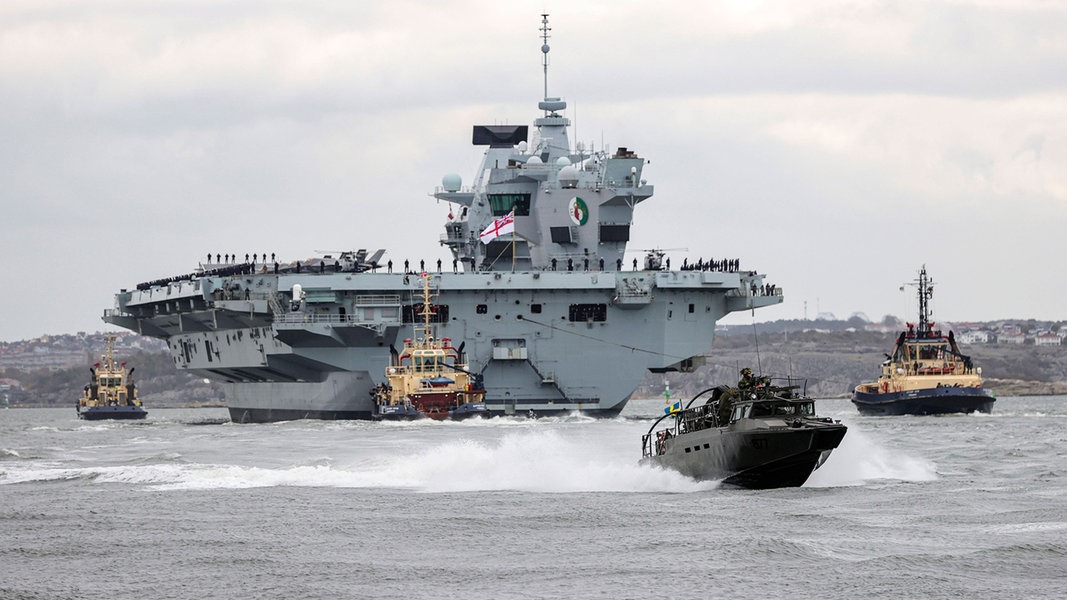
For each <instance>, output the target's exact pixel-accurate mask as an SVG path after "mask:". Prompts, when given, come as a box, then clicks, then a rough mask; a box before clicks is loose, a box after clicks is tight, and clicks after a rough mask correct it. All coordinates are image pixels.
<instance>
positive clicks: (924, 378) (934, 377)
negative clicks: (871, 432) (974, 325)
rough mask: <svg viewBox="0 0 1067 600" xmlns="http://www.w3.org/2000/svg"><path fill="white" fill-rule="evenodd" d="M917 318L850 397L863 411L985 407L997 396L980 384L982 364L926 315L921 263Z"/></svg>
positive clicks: (927, 288) (929, 285) (928, 290)
mask: <svg viewBox="0 0 1067 600" xmlns="http://www.w3.org/2000/svg"><path fill="white" fill-rule="evenodd" d="M918 286H919V324H918V326H917V327H916V326H915V325H914V324H912V323H908V330H907V331H902V332H901V333H900V336H899V337H898V338H897V343H896V347H895V348H894V349H893V355H892V356H890V355H888V354H886V360H885V361H883V362H882V374H881V375H880V376H879V377H878V380H877V381H875V382H870V383H861V384H860V385H858V386H856V389H855V391H854V392H853V394H852V403H853V404H855V405H856V409H858V410H859V412H860V414H862V415H937V414H945V413H972V412H982V413H988V412H990V411H992V410H993V403H994V402H995V401H996V399H995V398H994V397H993V396H992V394H990V393H989V392H988V391H987V390H985V389H984V388H982V369H981V367H975V366H974V364H973V363H972V362H971V357H969V356H966V355H964V354H962V353H961V352H960V348H959V346H958V345H957V344H956V336H955V335H954V334H953V333H952V332H951V331H949V332H948V335H947V336H946V335H943V334H942V332H941V330H939V329H934V325H935V324H934V323H933V322H932V321H930V298H931V297H932V296H933V293H934V287H933V282H932V281H930V280H929V279H928V278H927V276H926V266H925V265H923V268H922V270H921V271H920V272H919V281H918Z"/></svg>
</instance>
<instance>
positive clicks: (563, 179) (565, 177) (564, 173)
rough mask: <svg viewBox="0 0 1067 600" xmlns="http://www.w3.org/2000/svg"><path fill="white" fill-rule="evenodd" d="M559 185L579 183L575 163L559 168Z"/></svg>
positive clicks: (570, 186) (568, 185) (568, 186)
mask: <svg viewBox="0 0 1067 600" xmlns="http://www.w3.org/2000/svg"><path fill="white" fill-rule="evenodd" d="M559 185H560V187H565V188H572V187H574V186H576V185H578V169H577V168H576V167H575V166H574V165H567V166H565V167H563V168H562V169H560V170H559Z"/></svg>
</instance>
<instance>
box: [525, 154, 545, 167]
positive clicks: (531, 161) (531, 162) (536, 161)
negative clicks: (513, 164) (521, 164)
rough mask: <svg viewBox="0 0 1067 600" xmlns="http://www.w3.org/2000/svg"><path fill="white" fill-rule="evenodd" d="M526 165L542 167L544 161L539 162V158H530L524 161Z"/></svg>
mask: <svg viewBox="0 0 1067 600" xmlns="http://www.w3.org/2000/svg"><path fill="white" fill-rule="evenodd" d="M526 164H528V165H543V164H544V161H543V160H541V157H540V156H531V157H530V158H527V159H526Z"/></svg>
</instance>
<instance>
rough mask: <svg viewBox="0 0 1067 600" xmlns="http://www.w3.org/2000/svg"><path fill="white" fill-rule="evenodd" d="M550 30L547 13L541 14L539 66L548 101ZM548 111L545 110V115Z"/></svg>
mask: <svg viewBox="0 0 1067 600" xmlns="http://www.w3.org/2000/svg"><path fill="white" fill-rule="evenodd" d="M549 31H552V28H551V27H549V26H548V13H542V14H541V54H542V56H541V66H543V67H544V69H545V99H546V100H547V99H548V51H549V47H548V32H549ZM547 112H548V111H547V110H546V111H545V113H547Z"/></svg>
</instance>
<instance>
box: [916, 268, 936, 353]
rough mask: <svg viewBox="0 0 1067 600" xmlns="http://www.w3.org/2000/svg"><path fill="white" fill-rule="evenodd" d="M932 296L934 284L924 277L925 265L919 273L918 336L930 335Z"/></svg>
mask: <svg viewBox="0 0 1067 600" xmlns="http://www.w3.org/2000/svg"><path fill="white" fill-rule="evenodd" d="M933 296H934V282H933V281H930V279H929V278H928V277H927V276H926V265H923V268H922V270H920V271H919V331H918V335H919V336H924V337H925V336H926V335H927V334H929V333H930V298H933Z"/></svg>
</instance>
